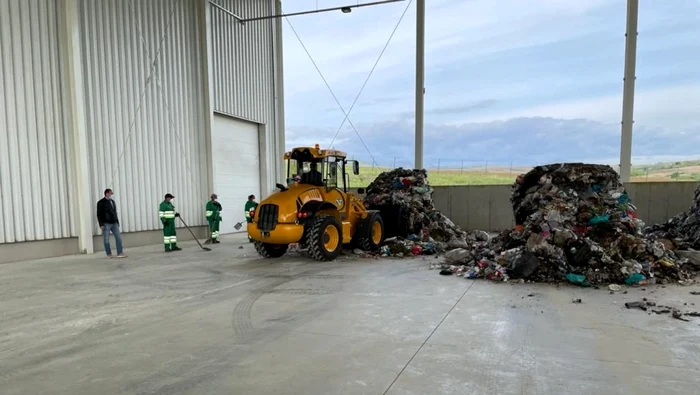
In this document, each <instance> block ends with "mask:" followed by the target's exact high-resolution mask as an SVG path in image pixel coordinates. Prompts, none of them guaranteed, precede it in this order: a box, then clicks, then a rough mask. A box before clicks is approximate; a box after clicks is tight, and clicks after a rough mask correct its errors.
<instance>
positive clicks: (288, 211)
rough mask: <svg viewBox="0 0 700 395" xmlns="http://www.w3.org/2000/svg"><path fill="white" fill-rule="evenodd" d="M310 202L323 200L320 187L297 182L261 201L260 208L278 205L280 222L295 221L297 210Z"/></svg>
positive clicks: (278, 219)
mask: <svg viewBox="0 0 700 395" xmlns="http://www.w3.org/2000/svg"><path fill="white" fill-rule="evenodd" d="M310 202H318V203H322V202H323V195H321V192H319V190H318V187H314V186H313V185H305V184H296V185H292V186H291V187H289V188H288V189H287V190H285V191H279V190H278V191H277V192H275V193H273V194H272V195H270V196H268V197H267V198H265V199H264V200H263V201H261V202H260V205H259V208H258V209H260V208H262V206H264V205H274V206H277V213H278V214H277V221H278V222H279V223H287V224H289V223H294V222H295V221H296V219H297V212H298V211H299V210H301V208H302V207H304V205H306V204H307V203H310Z"/></svg>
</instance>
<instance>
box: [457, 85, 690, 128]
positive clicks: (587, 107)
mask: <svg viewBox="0 0 700 395" xmlns="http://www.w3.org/2000/svg"><path fill="white" fill-rule="evenodd" d="M634 113H635V116H634V119H635V122H636V123H638V124H639V123H642V124H644V125H646V126H650V127H654V126H666V127H667V128H673V127H687V126H692V125H697V124H699V123H700V119H699V118H698V114H700V84H693V85H680V86H672V87H662V88H657V89H650V90H644V91H639V90H638V91H637V92H636V93H635V109H634ZM520 117H556V118H562V119H578V118H580V119H590V120H594V121H598V122H604V123H619V122H620V121H621V120H622V92H620V93H619V94H615V95H608V96H601V97H595V98H586V99H572V100H567V101H563V102H562V101H559V102H554V103H548V104H544V105H538V106H534V107H526V108H523V109H521V110H516V111H509V112H501V113H496V112H493V113H491V114H483V115H478V116H471V117H466V118H464V119H461V120H459V121H454V122H450V123H449V124H452V125H458V124H462V123H470V122H490V121H498V120H501V121H504V120H508V119H512V118H520ZM689 123H690V124H689Z"/></svg>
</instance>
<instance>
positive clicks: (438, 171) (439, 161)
mask: <svg viewBox="0 0 700 395" xmlns="http://www.w3.org/2000/svg"><path fill="white" fill-rule="evenodd" d="M438 173H440V159H438Z"/></svg>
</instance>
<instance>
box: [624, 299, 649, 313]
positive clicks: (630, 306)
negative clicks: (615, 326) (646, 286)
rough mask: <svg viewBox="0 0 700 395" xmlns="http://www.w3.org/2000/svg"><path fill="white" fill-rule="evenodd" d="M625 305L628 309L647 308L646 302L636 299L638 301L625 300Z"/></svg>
mask: <svg viewBox="0 0 700 395" xmlns="http://www.w3.org/2000/svg"><path fill="white" fill-rule="evenodd" d="M625 307H627V308H628V309H634V308H638V309H642V310H644V311H646V310H647V305H646V303H644V302H642V301H638V302H627V303H625Z"/></svg>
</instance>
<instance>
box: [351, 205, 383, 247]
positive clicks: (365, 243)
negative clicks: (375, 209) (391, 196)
mask: <svg viewBox="0 0 700 395" xmlns="http://www.w3.org/2000/svg"><path fill="white" fill-rule="evenodd" d="M362 225H363V226H362V227H361V229H360V230H358V231H361V232H362V234H361V235H360V248H361V249H362V250H364V251H376V250H378V249H379V247H381V246H382V243H383V242H384V238H385V237H384V220H382V217H381V215H379V213H372V214H371V215H370V216H369V218H367V221H366V222H365V223H364V224H362Z"/></svg>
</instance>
